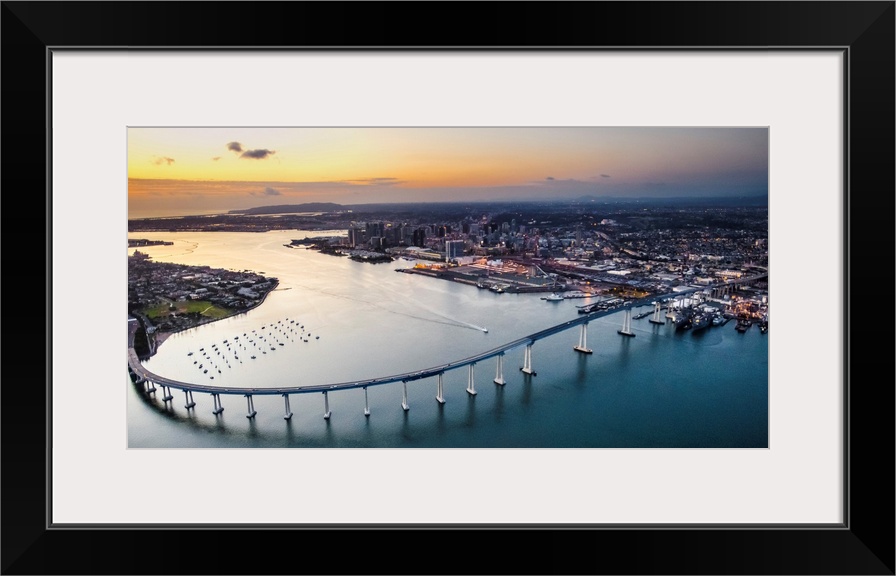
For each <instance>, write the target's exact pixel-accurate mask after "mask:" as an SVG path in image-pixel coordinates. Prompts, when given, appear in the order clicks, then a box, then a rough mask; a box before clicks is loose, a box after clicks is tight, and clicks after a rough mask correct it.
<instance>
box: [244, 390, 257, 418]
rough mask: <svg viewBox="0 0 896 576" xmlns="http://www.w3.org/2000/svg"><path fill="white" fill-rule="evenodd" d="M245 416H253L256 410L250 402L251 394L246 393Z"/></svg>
mask: <svg viewBox="0 0 896 576" xmlns="http://www.w3.org/2000/svg"><path fill="white" fill-rule="evenodd" d="M245 396H246V411H247V413H246V418H255V415H256V414H258V412H256V411H255V403H254V402H252V395H251V394H246V395H245Z"/></svg>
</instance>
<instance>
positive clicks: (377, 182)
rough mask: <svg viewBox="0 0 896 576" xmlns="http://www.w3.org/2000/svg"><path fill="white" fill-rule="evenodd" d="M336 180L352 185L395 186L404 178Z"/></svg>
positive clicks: (401, 182) (402, 182) (402, 181)
mask: <svg viewBox="0 0 896 576" xmlns="http://www.w3.org/2000/svg"><path fill="white" fill-rule="evenodd" d="M338 182H341V183H345V184H354V185H362V186H395V185H397V184H404V180H399V179H398V178H392V177H389V178H355V179H352V180H340V181H338Z"/></svg>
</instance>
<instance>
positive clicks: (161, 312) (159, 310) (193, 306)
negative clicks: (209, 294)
mask: <svg viewBox="0 0 896 576" xmlns="http://www.w3.org/2000/svg"><path fill="white" fill-rule="evenodd" d="M143 313H144V314H146V316H148V317H149V318H150V319H152V320H156V319H158V318H168V317H169V316H170V315H171V314H174V315H176V316H181V315H190V314H198V315H199V316H203V317H205V318H210V319H214V320H218V319H221V318H225V317H227V316H230V315H231V314H233V310H229V309H227V308H222V307H220V306H216V305H214V304H212V303H211V302H208V301H205V300H185V301H183V302H174V303H172V304H169V303H162V304H159V305H157V306H153V307H151V308H146V309H145V310H144V311H143Z"/></svg>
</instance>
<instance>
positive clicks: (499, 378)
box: [495, 352, 504, 386]
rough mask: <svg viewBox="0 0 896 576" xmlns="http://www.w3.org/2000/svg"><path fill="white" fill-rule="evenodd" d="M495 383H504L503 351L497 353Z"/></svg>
mask: <svg viewBox="0 0 896 576" xmlns="http://www.w3.org/2000/svg"><path fill="white" fill-rule="evenodd" d="M495 384H497V385H498V386H503V385H504V353H503V352H501V353H500V354H498V368H497V370H496V371H495Z"/></svg>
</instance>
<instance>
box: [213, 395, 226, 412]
mask: <svg viewBox="0 0 896 576" xmlns="http://www.w3.org/2000/svg"><path fill="white" fill-rule="evenodd" d="M212 402H213V403H214V405H215V409H214V410H212V414H215V415H217V414H220V413H221V412H223V411H224V407H223V406H221V395H220V394H212Z"/></svg>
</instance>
